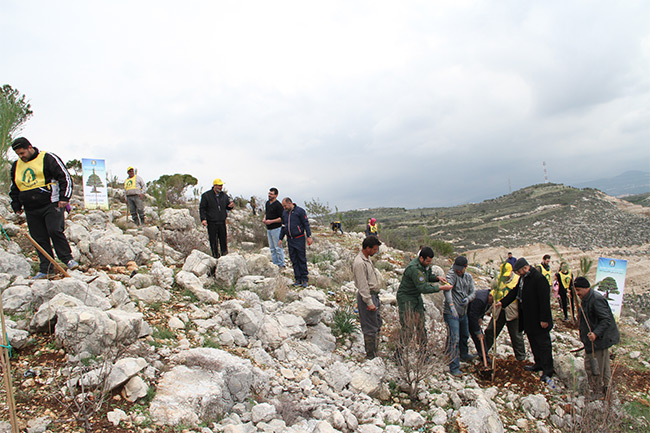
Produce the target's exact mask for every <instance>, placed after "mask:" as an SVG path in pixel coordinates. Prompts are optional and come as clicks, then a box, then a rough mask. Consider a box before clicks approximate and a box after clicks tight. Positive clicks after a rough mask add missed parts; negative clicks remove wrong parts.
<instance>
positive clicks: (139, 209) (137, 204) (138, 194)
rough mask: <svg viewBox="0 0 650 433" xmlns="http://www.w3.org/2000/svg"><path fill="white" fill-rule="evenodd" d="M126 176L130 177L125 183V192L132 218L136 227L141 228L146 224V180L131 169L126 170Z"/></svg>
mask: <svg viewBox="0 0 650 433" xmlns="http://www.w3.org/2000/svg"><path fill="white" fill-rule="evenodd" d="M126 174H127V175H128V176H129V177H128V178H127V179H126V180H125V181H124V191H125V193H126V202H127V204H128V206H129V212H131V218H133V222H134V223H135V225H137V226H139V225H140V224H144V204H143V202H142V199H143V198H144V188H145V186H144V180H142V178H141V177H140V176H138V175H136V174H135V169H134V168H133V167H129V168H127V169H126Z"/></svg>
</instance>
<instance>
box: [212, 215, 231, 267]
mask: <svg viewBox="0 0 650 433" xmlns="http://www.w3.org/2000/svg"><path fill="white" fill-rule="evenodd" d="M208 237H209V238H210V249H211V250H212V257H216V258H219V257H221V256H225V255H226V254H228V235H227V233H226V223H225V221H224V222H222V223H217V222H210V221H208Z"/></svg>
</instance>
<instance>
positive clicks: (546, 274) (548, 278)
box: [539, 265, 553, 286]
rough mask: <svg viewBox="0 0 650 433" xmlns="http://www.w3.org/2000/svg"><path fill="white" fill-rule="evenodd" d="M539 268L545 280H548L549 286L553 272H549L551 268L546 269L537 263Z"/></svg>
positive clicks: (551, 282)
mask: <svg viewBox="0 0 650 433" xmlns="http://www.w3.org/2000/svg"><path fill="white" fill-rule="evenodd" d="M539 270H540V272H541V273H542V275H544V277H545V278H546V280H547V281H548V284H549V286H552V285H553V272H551V268H549V269H548V271H547V270H546V268H545V267H544V266H542V265H539Z"/></svg>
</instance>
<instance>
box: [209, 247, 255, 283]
mask: <svg viewBox="0 0 650 433" xmlns="http://www.w3.org/2000/svg"><path fill="white" fill-rule="evenodd" d="M248 274H249V272H248V265H247V264H246V259H244V257H243V256H241V255H240V254H237V253H231V254H227V255H225V256H221V257H219V259H218V260H217V268H216V270H215V274H214V278H215V279H216V280H217V282H219V283H222V284H225V285H228V286H230V285H232V284H234V283H235V282H237V279H239V278H240V277H242V276H244V275H248Z"/></svg>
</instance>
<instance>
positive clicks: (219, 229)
mask: <svg viewBox="0 0 650 433" xmlns="http://www.w3.org/2000/svg"><path fill="white" fill-rule="evenodd" d="M233 207H235V203H234V202H233V201H232V200H231V199H230V197H229V196H228V194H226V193H225V192H223V181H222V180H221V179H215V180H214V182H212V189H211V190H209V191H206V192H204V193H203V194H202V195H201V203H200V204H199V217H200V218H201V224H203V227H207V228H208V237H209V238H210V249H211V250H212V256H213V257H216V258H217V259H218V258H219V257H220V256H225V255H226V254H228V234H227V232H226V218H228V210H230V209H232V208H233Z"/></svg>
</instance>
